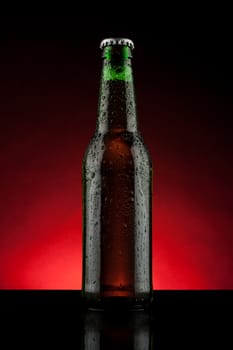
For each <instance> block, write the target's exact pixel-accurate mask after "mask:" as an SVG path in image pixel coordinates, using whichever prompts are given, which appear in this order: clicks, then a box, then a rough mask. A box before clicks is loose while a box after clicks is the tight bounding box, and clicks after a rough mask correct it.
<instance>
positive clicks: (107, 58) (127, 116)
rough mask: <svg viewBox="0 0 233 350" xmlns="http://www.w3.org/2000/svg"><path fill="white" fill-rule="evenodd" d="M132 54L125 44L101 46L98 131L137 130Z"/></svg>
mask: <svg viewBox="0 0 233 350" xmlns="http://www.w3.org/2000/svg"><path fill="white" fill-rule="evenodd" d="M131 57H132V55H131V49H130V48H129V47H127V46H109V47H106V48H105V49H104V50H103V67H102V76H101V86H100V96H99V108H98V124H97V130H98V132H107V131H111V132H118V131H131V132H135V131H137V116H136V106H135V95H134V83H133V74H132V65H131Z"/></svg>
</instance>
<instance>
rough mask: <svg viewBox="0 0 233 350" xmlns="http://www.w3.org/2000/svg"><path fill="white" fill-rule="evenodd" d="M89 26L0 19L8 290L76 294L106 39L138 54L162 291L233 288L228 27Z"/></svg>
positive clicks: (0, 150)
mask: <svg viewBox="0 0 233 350" xmlns="http://www.w3.org/2000/svg"><path fill="white" fill-rule="evenodd" d="M87 20H88V21H89V23H90V21H92V24H93V27H92V28H93V30H92V29H90V28H89V31H87V30H86V28H85V27H84V23H86V22H85V20H84V19H83V20H82V21H80V18H76V17H34V18H33V17H24V18H22V17H21V18H20V17H4V18H3V17H2V18H1V33H2V34H1V41H0V43H1V46H0V53H1V55H0V75H1V80H0V96H1V103H0V124H1V125H0V126H1V128H0V129H1V131H0V160H1V167H0V170H1V171H0V288H1V289H11V288H13V289H19V288H20V289H21V288H23V289H80V288H81V262H82V251H81V250H82V236H81V232H82V222H81V221H82V211H81V206H82V198H81V193H82V188H81V164H82V157H83V154H84V151H85V149H86V146H87V144H88V142H89V140H90V138H91V136H92V134H93V132H94V129H95V123H96V111H97V101H98V89H99V78H100V70H101V57H100V50H99V48H98V45H99V42H100V40H101V39H103V38H104V37H108V36H109V35H114V36H117V35H119V36H127V37H130V38H132V39H133V40H134V42H135V46H136V49H135V52H134V61H133V62H134V63H133V64H134V75H135V86H136V94H137V104H138V117H139V126H140V130H141V133H142V135H143V138H144V140H145V142H146V144H147V146H148V148H149V150H150V153H151V155H152V159H153V166H154V192H153V284H154V288H155V289H231V288H233V260H232V251H233V238H232V228H233V219H232V209H233V199H232V185H233V180H232V179H233V167H232V148H233V141H232V121H231V118H232V111H233V108H232V76H233V74H232V68H231V60H232V56H231V54H230V49H229V48H228V45H227V41H228V37H227V33H228V32H229V31H228V29H225V28H223V27H222V34H224V35H222V37H221V39H220V38H218V37H217V36H216V30H214V27H210V28H211V30H206V29H205V27H202V28H201V30H200V31H197V27H195V23H191V24H190V26H188V27H187V26H186V30H184V29H181V30H180V29H178V28H176V27H173V28H172V30H171V27H172V26H171V27H169V28H168V27H167V26H166V23H164V24H163V25H161V23H160V24H158V23H157V26H155V24H154V23H153V25H152V24H151V23H148V24H147V26H146V27H145V26H144V27H143V31H142V30H141V28H140V29H137V25H136V23H134V25H133V24H132V25H131V24H129V23H125V24H124V25H123V29H122V27H121V30H117V26H116V25H115V26H112V27H111V23H110V22H109V23H108V22H106V21H102V24H101V23H100V22H99V21H97V20H96V22H95V20H94V19H93V18H92V19H90V18H89V19H87ZM126 22H127V21H126ZM95 24H96V25H95ZM97 24H98V25H97ZM209 24H211V23H209ZM106 28H108V29H106ZM191 28H193V30H192V29H191ZM224 30H225V31H224Z"/></svg>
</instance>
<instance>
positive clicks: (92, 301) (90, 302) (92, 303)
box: [82, 293, 152, 312]
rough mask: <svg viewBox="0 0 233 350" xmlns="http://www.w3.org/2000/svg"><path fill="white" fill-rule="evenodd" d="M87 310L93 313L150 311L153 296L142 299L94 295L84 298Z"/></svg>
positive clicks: (86, 294) (88, 294)
mask: <svg viewBox="0 0 233 350" xmlns="http://www.w3.org/2000/svg"><path fill="white" fill-rule="evenodd" d="M82 298H83V304H84V307H85V309H88V310H93V311H114V312H122V311H149V309H150V305H151V303H152V295H148V294H146V295H145V296H140V297H137V298H136V297H119V296H117V297H116V296H112V297H99V296H96V295H93V294H92V293H85V294H84V295H83V296H82Z"/></svg>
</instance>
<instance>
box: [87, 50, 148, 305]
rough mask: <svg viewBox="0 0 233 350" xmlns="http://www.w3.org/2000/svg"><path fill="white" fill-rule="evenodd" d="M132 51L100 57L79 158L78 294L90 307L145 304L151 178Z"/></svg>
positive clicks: (146, 301)
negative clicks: (91, 122)
mask: <svg viewBox="0 0 233 350" xmlns="http://www.w3.org/2000/svg"><path fill="white" fill-rule="evenodd" d="M131 57H132V52H131V49H130V48H129V47H127V46H120V45H113V46H108V47H106V48H104V50H103V68H102V76H101V86H100V97H99V107H98V119H97V127H96V131H95V134H94V136H93V138H92V139H91V141H90V143H89V146H88V148H87V151H86V153H85V156H84V159H83V280H82V295H83V298H84V300H85V301H86V302H87V305H88V306H89V307H90V308H97V309H98V308H107V307H112V306H114V305H116V306H117V307H121V306H123V307H127V308H136V309H144V308H145V307H146V306H148V305H149V304H150V300H151V291H152V272H151V259H152V256H151V229H152V228H151V177H152V166H151V159H150V156H149V153H148V150H147V149H146V147H145V144H144V142H143V140H142V137H141V135H140V134H139V132H138V127H137V114H136V105H135V95H134V84H133V74H132V64H131Z"/></svg>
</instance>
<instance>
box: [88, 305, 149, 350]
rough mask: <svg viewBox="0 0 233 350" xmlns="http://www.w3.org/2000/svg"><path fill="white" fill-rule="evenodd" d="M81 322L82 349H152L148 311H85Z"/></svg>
mask: <svg viewBox="0 0 233 350" xmlns="http://www.w3.org/2000/svg"><path fill="white" fill-rule="evenodd" d="M83 321H84V324H83V341H82V343H83V344H82V345H83V346H82V349H83V350H101V349H111V350H114V349H118V350H124V349H127V350H129V349H132V350H149V349H152V339H151V327H150V316H149V314H147V313H145V312H142V311H138V312H136V311H135V312H131V313H127V314H125V313H117V314H116V313H104V312H101V311H100V312H98V311H90V310H88V311H86V313H85V315H84V320H83Z"/></svg>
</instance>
